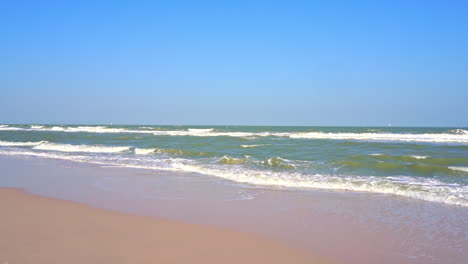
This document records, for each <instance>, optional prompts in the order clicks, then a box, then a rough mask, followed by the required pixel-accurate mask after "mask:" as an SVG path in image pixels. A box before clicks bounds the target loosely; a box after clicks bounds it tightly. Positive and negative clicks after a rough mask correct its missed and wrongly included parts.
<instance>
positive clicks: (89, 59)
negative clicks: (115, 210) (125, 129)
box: [0, 0, 468, 126]
mask: <svg viewBox="0 0 468 264" xmlns="http://www.w3.org/2000/svg"><path fill="white" fill-rule="evenodd" d="M111 122H112V123H114V124H209V125H215V124H221V125H223V124H225V125H234V124H239V125H363V126H369V125H377V126H379V125H383V126H385V125H387V124H388V123H389V122H390V123H391V124H392V125H394V126H398V125H401V126H468V1H455V0H453V1H452V0H450V1H416V0H401V1H397V0H393V1H253V0H252V1H175V0H173V1H146V2H142V1H126V2H123V1H21V0H18V1H13V0H11V1H9V0H7V1H2V2H1V4H0V123H81V124H93V123H94V124H95V123H102V124H108V123H111Z"/></svg>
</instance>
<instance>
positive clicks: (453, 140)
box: [0, 125, 468, 207]
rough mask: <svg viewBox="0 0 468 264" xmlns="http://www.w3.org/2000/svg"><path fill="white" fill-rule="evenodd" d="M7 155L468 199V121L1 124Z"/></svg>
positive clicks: (1, 150) (248, 181) (455, 201)
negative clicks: (417, 124) (461, 124)
mask: <svg viewBox="0 0 468 264" xmlns="http://www.w3.org/2000/svg"><path fill="white" fill-rule="evenodd" d="M0 155H27V156H37V157H42V158H53V159H66V160H72V161H77V162H87V163H96V164H103V165H108V166H122V167H133V168H144V169H150V170H171V171H181V172H195V173H201V174H205V175H210V176H214V177H219V178H223V179H226V180H228V181H231V182H234V183H241V184H244V185H248V186H252V187H255V186H259V187H262V188H281V189H284V188H287V189H291V190H294V189H301V190H304V189H310V190H314V189H327V190H340V191H357V192H374V193H387V194H393V195H400V196H405V197H409V198H415V199H421V200H426V201H431V202H439V203H446V204H452V205H458V206H465V207H466V206H468V128H409V127H404V128H399V127H266V126H262V127H253V126H209V127H208V126H120V125H118V126H112V125H109V126H104V125H100V126H89V125H0ZM194 177H196V174H194Z"/></svg>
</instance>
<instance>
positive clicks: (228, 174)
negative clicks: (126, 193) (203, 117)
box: [0, 146, 468, 207]
mask: <svg viewBox="0 0 468 264" xmlns="http://www.w3.org/2000/svg"><path fill="white" fill-rule="evenodd" d="M88 147H89V146H88ZM0 154H3V155H30V156H37V157H43V158H55V159H66V160H71V161H76V162H87V163H95V164H102V165H112V166H122V167H130V168H140V169H154V170H172V171H181V172H195V173H200V174H205V175H211V176H215V177H220V178H223V179H226V180H231V181H234V182H238V183H243V184H251V185H257V186H264V187H267V186H270V187H272V188H299V189H327V190H341V191H357V192H371V193H384V194H394V195H399V196H404V197H409V198H415V199H421V200H426V201H432V202H440V203H446V204H454V205H460V206H465V207H466V206H468V199H467V198H466V197H468V186H463V185H459V184H455V183H444V182H441V181H439V180H437V179H433V178H421V177H411V176H398V177H396V176H391V177H375V176H347V175H340V176H337V175H324V174H303V173H298V172H287V171H264V170H255V169H249V168H246V167H244V166H225V165H211V166H210V165H202V164H198V163H197V162H195V161H194V160H189V159H181V158H163V159H158V158H151V157H146V156H135V157H139V158H133V159H130V158H128V156H120V155H113V156H92V157H91V156H83V155H76V154H57V153H53V152H52V153H45V152H33V151H28V150H21V149H15V150H12V149H10V150H9V149H0ZM271 162H272V161H271Z"/></svg>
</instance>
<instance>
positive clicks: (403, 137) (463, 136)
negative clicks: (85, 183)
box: [0, 126, 468, 146]
mask: <svg viewBox="0 0 468 264" xmlns="http://www.w3.org/2000/svg"><path fill="white" fill-rule="evenodd" d="M9 130H11V131H49V132H66V133H67V132H68V133H79V132H81V133H129V134H130V133H133V134H135V133H137V134H150V135H155V136H193V137H239V138H248V139H252V138H255V137H271V136H273V137H288V138H293V139H322V140H351V141H375V142H415V143H418V142H419V143H456V144H463V145H465V144H468V133H467V131H466V130H463V129H456V130H450V131H448V132H447V133H439V134H435V133H434V134H431V133H426V134H405V133H325V132H270V131H265V132H241V131H231V132H229V131H215V130H214V129H213V128H207V129H204V128H203V129H201V128H188V129H181V130H154V129H152V130H148V129H127V128H109V127H106V126H77V127H72V126H66V127H64V126H54V127H35V128H32V127H31V128H20V127H11V126H3V127H0V131H9ZM244 146H247V145H244Z"/></svg>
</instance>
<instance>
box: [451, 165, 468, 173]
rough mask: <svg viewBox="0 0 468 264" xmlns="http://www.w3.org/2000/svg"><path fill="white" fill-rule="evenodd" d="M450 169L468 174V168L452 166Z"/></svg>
mask: <svg viewBox="0 0 468 264" xmlns="http://www.w3.org/2000/svg"><path fill="white" fill-rule="evenodd" d="M448 168H449V169H451V170H455V171H463V172H468V167H459V166H450V167H448Z"/></svg>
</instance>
